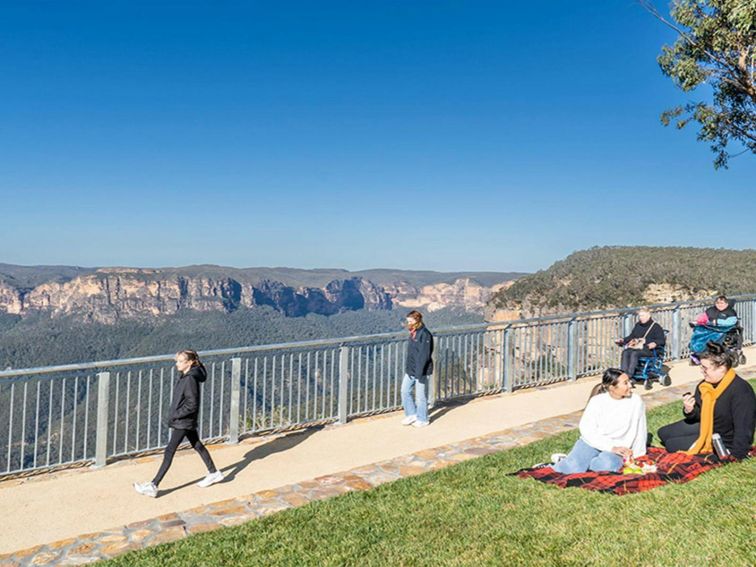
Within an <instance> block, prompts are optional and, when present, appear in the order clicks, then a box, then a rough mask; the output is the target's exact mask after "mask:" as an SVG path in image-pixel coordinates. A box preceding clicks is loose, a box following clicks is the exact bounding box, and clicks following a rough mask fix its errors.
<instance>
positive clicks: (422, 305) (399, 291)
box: [386, 278, 512, 312]
mask: <svg viewBox="0 0 756 567" xmlns="http://www.w3.org/2000/svg"><path fill="white" fill-rule="evenodd" d="M511 284H512V282H502V283H500V284H496V285H494V286H491V287H486V286H482V285H480V284H479V283H477V282H475V281H473V280H472V279H470V278H459V279H457V280H456V281H454V282H453V283H450V284H449V283H438V284H432V285H424V286H421V287H419V288H418V287H415V286H413V285H411V284H408V283H407V282H398V283H396V284H394V285H392V286H387V288H386V291H387V292H388V293H389V295H391V297H392V298H393V300H394V304H395V305H398V306H401V307H407V308H410V309H419V310H427V311H430V312H433V311H438V310H439V309H443V308H444V307H461V308H463V309H465V310H467V311H477V312H482V311H483V310H484V308H485V306H486V304H487V303H488V300H489V299H490V297H491V295H492V294H494V293H495V292H496V291H498V290H500V289H503V288H505V287H508V286H509V285H511Z"/></svg>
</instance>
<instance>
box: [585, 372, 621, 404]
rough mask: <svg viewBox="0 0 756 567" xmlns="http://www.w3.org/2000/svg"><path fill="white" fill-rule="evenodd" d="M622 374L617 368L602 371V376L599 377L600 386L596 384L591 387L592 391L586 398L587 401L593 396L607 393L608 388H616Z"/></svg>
mask: <svg viewBox="0 0 756 567" xmlns="http://www.w3.org/2000/svg"><path fill="white" fill-rule="evenodd" d="M623 374H624V372H623V371H622V370H620V369H619V368H607V369H606V370H604V375H603V376H601V384H596V385H595V386H594V387H593V389H592V390H591V395H590V396H588V400H590V399H591V398H592V397H593V396H598V395H599V394H603V393H604V392H608V391H609V387H610V386H616V385H617V382H619V377H620V376H622V375H623Z"/></svg>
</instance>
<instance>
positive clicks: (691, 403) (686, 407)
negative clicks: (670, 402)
mask: <svg viewBox="0 0 756 567" xmlns="http://www.w3.org/2000/svg"><path fill="white" fill-rule="evenodd" d="M694 407H696V397H695V396H694V395H693V394H688V395H687V396H685V397H684V398H683V413H692V412H693V408H694Z"/></svg>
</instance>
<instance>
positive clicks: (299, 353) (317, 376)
mask: <svg viewBox="0 0 756 567" xmlns="http://www.w3.org/2000/svg"><path fill="white" fill-rule="evenodd" d="M241 364H242V371H241V381H242V384H241V400H240V404H241V407H240V415H241V419H242V423H241V427H240V431H241V432H242V433H253V432H257V431H265V430H273V429H285V428H290V427H295V426H298V425H305V424H307V423H311V422H317V421H323V420H331V419H334V418H335V416H336V415H337V411H338V408H337V404H338V376H339V368H338V365H339V349H338V348H317V349H308V350H297V349H294V350H288V351H285V352H268V353H262V354H259V355H254V356H248V357H243V358H242V359H241Z"/></svg>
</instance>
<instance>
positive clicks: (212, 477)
mask: <svg viewBox="0 0 756 567" xmlns="http://www.w3.org/2000/svg"><path fill="white" fill-rule="evenodd" d="M222 480H223V473H222V472H220V471H215V472H214V473H210V474H208V475H207V476H206V477H205V478H203V479H202V480H201V481H199V482H198V483H197V486H199V487H200V488H207V487H208V486H210V485H211V484H215V483H216V482H220V481H222Z"/></svg>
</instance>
